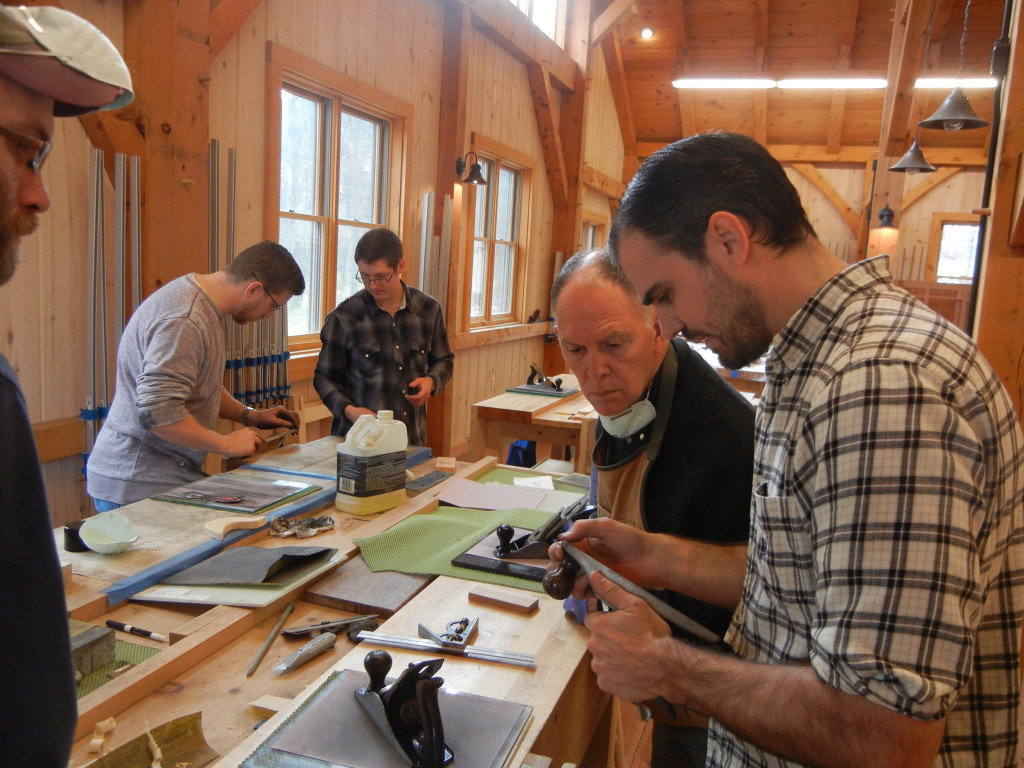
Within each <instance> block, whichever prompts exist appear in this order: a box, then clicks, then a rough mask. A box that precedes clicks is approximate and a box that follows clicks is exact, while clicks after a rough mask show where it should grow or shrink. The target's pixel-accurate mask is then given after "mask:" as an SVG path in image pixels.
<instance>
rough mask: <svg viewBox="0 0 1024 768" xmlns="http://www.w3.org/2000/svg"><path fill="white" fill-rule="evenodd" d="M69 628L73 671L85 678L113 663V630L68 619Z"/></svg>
mask: <svg viewBox="0 0 1024 768" xmlns="http://www.w3.org/2000/svg"><path fill="white" fill-rule="evenodd" d="M68 623H69V625H70V628H71V658H72V659H73V661H74V664H75V671H76V672H79V673H80V674H81V675H82V677H85V676H86V675H88V674H89V673H90V672H94V671H95V670H97V669H99V668H100V667H102V666H104V665H105V664H111V663H113V661H114V642H115V641H114V630H112V629H110V627H97V626H96V625H95V624H89V623H87V622H84V621H77V620H75V619H68Z"/></svg>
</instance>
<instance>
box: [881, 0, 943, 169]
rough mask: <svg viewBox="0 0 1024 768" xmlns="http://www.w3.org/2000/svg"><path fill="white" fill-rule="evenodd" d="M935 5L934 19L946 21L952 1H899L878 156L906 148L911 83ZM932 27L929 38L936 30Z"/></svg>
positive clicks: (919, 67) (919, 66)
mask: <svg viewBox="0 0 1024 768" xmlns="http://www.w3.org/2000/svg"><path fill="white" fill-rule="evenodd" d="M933 1H934V2H935V20H936V22H937V23H938V25H939V26H941V25H942V22H941V20H942V19H946V20H947V21H948V18H949V13H950V11H949V9H950V4H951V0H900V2H899V3H898V4H897V6H896V16H895V18H894V19H893V32H892V41H891V43H890V46H889V71H888V75H887V80H888V81H889V86H888V88H886V91H885V101H884V104H883V107H882V127H881V132H880V135H879V138H878V154H879V156H880V157H890V156H897V157H898V156H899V155H901V154H903V152H904V151H905V150H906V149H907V147H908V145H909V140H910V136H911V134H912V133H913V128H912V126H914V124H915V123H916V122H917V120H916V115H915V114H914V81H915V80H916V79H917V77H918V75H919V74H920V73H921V71H922V69H923V63H924V54H925V47H926V46H927V43H928V39H927V34H928V20H929V14H930V11H931V4H932V2H933ZM936 26H937V25H936V24H933V30H932V38H933V39H937V37H938V35H937V32H938V31H939V30H938V29H936V28H934V27H936ZM933 47H934V43H933Z"/></svg>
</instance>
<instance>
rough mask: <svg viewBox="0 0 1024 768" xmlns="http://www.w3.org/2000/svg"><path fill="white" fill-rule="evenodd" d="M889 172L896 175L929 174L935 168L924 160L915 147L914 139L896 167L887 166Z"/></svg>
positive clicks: (919, 149) (915, 140) (919, 150)
mask: <svg viewBox="0 0 1024 768" xmlns="http://www.w3.org/2000/svg"><path fill="white" fill-rule="evenodd" d="M889 170H890V171H896V172H897V173H931V172H932V171H934V170H935V166H934V165H932V164H931V163H929V162H928V161H927V160H925V159H924V153H922V152H921V147H919V146H918V145H917V139H914V143H913V144H911V145H910V149H908V150H907V153H906V154H905V155H903V157H901V158H900V161H899V162H898V163H896V165H891V166H889Z"/></svg>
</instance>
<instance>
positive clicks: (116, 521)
mask: <svg viewBox="0 0 1024 768" xmlns="http://www.w3.org/2000/svg"><path fill="white" fill-rule="evenodd" d="M79 535H81V537H82V543H83V544H85V546H87V547H88V548H89V549H91V550H92V551H93V552H99V553H100V554H103V555H116V554H117V553H118V552H124V551H125V550H126V549H128V548H129V547H131V545H132V544H134V543H135V542H136V541H137V540H138V538H139V535H138V534H137V533H136V532H135V530H134V529H133V528H132V526H131V524H130V523H129V522H128V518H127V517H125V516H124V515H122V514H121V513H120V512H118V511H117V510H112V511H110V512H102V513H101V514H98V515H95V516H94V517H90V518H88V519H87V520H86V521H85V522H84V523H82V528H81V530H80V531H79Z"/></svg>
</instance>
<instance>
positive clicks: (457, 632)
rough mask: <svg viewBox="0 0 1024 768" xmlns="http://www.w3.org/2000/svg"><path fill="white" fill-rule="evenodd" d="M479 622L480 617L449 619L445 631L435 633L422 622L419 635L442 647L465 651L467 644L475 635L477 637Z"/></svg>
mask: <svg viewBox="0 0 1024 768" xmlns="http://www.w3.org/2000/svg"><path fill="white" fill-rule="evenodd" d="M478 622H479V620H478V619H472V620H470V619H467V618H462V619H456V620H455V621H449V622H448V623H447V624H446V625H445V627H444V632H442V633H441V634H435V633H434V632H432V631H431V630H429V629H427V628H426V627H425V626H423V625H422V624H420V625H419V635H420V637H422V638H424V639H425V640H432V641H433V642H435V643H437V644H438V645H439V646H440V647H441V648H450V649H452V650H458V651H464V650H465V649H466V646H467V645H469V643H470V642H471V641H472V640H473V638H474V637H476V627H477V623H478Z"/></svg>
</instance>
